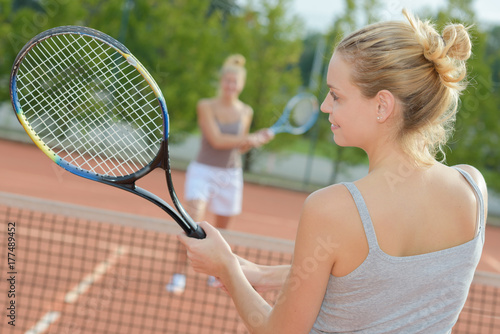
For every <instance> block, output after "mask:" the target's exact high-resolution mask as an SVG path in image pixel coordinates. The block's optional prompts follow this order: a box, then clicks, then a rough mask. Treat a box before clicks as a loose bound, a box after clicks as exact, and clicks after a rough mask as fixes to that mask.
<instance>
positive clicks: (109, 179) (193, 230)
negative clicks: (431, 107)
mask: <svg viewBox="0 0 500 334" xmlns="http://www.w3.org/2000/svg"><path fill="white" fill-rule="evenodd" d="M62 34H78V35H84V36H87V37H90V38H94V39H96V40H98V41H100V42H102V43H105V44H106V45H108V46H110V47H111V48H113V49H114V50H115V51H117V52H118V53H119V54H120V55H121V56H123V57H124V58H125V60H126V61H127V62H128V63H129V64H130V65H132V66H133V67H134V68H135V69H136V70H137V71H138V72H139V73H140V74H141V75H142V77H143V78H144V80H145V81H146V82H147V83H148V85H149V86H150V87H151V89H152V90H153V93H154V94H155V96H156V98H157V100H158V103H159V106H160V109H161V111H162V120H163V135H162V141H161V144H160V147H159V150H158V153H157V154H156V156H155V158H154V159H153V160H152V161H151V162H150V163H149V164H147V165H146V166H144V167H143V168H141V169H140V170H138V171H136V172H134V173H132V174H129V175H124V176H108V175H101V174H97V173H95V172H93V171H88V170H84V169H82V168H80V167H78V166H75V165H73V164H71V163H69V162H67V161H66V160H64V159H63V158H61V157H60V156H59V155H58V154H57V153H56V152H54V151H53V150H52V149H51V148H50V147H48V146H47V145H46V144H45V143H44V142H43V140H42V139H41V138H40V137H39V136H38V135H37V134H36V132H35V131H34V130H33V128H32V127H31V126H30V123H29V121H28V120H27V118H26V116H25V114H24V112H23V110H22V107H21V104H20V102H19V99H18V93H17V73H18V71H19V67H20V65H21V63H22V61H23V59H24V58H25V57H26V55H27V54H28V52H29V51H30V50H31V49H32V48H33V47H35V46H36V45H37V44H39V43H41V42H43V41H44V40H46V39H49V38H51V37H53V36H56V35H62ZM10 96H11V102H12V106H13V108H14V111H15V113H16V116H17V119H18V121H19V122H20V123H21V125H22V126H23V128H24V130H25V131H26V133H27V134H28V136H29V137H30V138H31V140H32V141H33V142H34V143H35V144H36V146H37V147H38V148H39V149H40V150H41V151H42V152H44V153H45V155H47V156H48V157H49V158H50V159H51V160H52V161H54V162H55V163H56V164H57V165H59V166H60V167H62V168H64V169H65V170H67V171H69V172H70V173H72V174H75V175H77V176H80V177H83V178H86V179H89V180H93V181H97V182H100V183H104V184H107V185H110V186H114V187H117V188H120V189H122V190H126V191H128V192H131V193H133V194H135V195H137V196H140V197H142V198H144V199H146V200H148V201H150V202H151V203H153V204H155V205H157V206H158V207H160V208H161V209H163V210H164V211H165V212H166V213H168V214H169V215H170V216H171V217H172V218H173V219H174V220H175V221H176V222H177V223H178V224H179V226H180V227H181V228H182V229H183V230H184V232H185V233H186V235H188V236H189V237H193V238H198V239H203V238H205V236H206V235H205V232H204V231H203V229H202V228H201V227H199V225H198V224H196V223H195V222H194V221H193V219H192V218H191V217H190V216H189V215H188V214H187V212H186V211H185V210H184V208H183V207H182V205H181V203H180V201H179V199H178V197H177V194H176V193H175V189H174V186H173V181H172V175H171V169H170V158H169V153H168V137H169V133H170V128H169V119H168V110H167V105H166V103H165V98H164V97H163V94H162V92H161V90H160V88H159V87H158V85H157V84H156V82H155V80H154V79H153V77H152V76H151V75H150V74H149V72H148V71H147V70H146V68H145V67H144V66H142V64H141V63H140V62H139V60H137V59H136V58H135V57H134V56H133V55H132V53H131V52H130V51H129V50H128V49H127V47H125V46H124V45H123V44H122V43H120V42H119V41H117V40H115V39H114V38H112V37H111V36H108V35H106V34H104V33H102V32H100V31H98V30H95V29H92V28H88V27H81V26H60V27H56V28H52V29H49V30H46V31H44V32H42V33H40V34H38V35H37V36H35V37H33V38H32V39H31V40H30V41H29V42H28V43H26V45H25V46H24V47H23V48H22V49H21V51H20V52H19V53H18V55H17V57H16V59H15V61H14V64H13V66H12V71H11V76H10ZM156 168H161V169H163V170H164V171H165V177H166V181H167V188H168V191H169V195H170V198H171V200H172V202H173V204H174V206H175V208H176V209H177V211H176V210H174V209H173V208H172V207H171V206H170V205H169V204H168V203H167V202H166V201H164V200H163V199H162V198H160V197H159V196H157V195H155V194H153V193H151V192H149V191H147V190H145V189H142V188H140V187H138V186H136V185H135V182H136V181H137V180H139V179H140V178H142V177H144V176H146V175H147V174H149V173H150V172H151V171H153V170H154V169H156Z"/></svg>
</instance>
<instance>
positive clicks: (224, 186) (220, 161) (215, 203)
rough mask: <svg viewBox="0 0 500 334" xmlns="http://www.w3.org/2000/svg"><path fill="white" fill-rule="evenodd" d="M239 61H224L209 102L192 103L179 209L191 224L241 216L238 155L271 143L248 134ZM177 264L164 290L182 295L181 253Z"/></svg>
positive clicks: (263, 135) (266, 136)
mask: <svg viewBox="0 0 500 334" xmlns="http://www.w3.org/2000/svg"><path fill="white" fill-rule="evenodd" d="M245 80H246V70H245V58H244V57H243V56H242V55H239V54H235V55H231V56H229V57H228V58H227V59H226V60H225V62H224V64H223V66H222V68H221V70H220V80H219V91H218V94H217V95H216V96H215V97H212V98H205V99H202V100H200V101H199V102H198V105H197V116H198V125H199V127H200V129H201V148H200V151H199V152H198V155H197V157H196V159H195V160H194V161H192V162H191V163H190V165H189V166H188V169H187V173H186V184H185V192H184V197H185V208H186V210H187V211H188V213H189V215H190V216H191V217H192V218H193V220H194V221H196V222H200V221H202V220H203V219H205V213H206V211H207V209H208V210H210V211H211V212H212V213H213V214H214V215H215V221H214V226H215V227H218V228H227V227H228V225H229V224H230V223H231V220H232V219H233V217H234V216H236V215H238V214H239V213H240V212H241V207H242V201H243V171H242V163H241V154H242V153H244V152H246V151H248V150H249V149H251V148H253V147H259V146H261V145H263V144H265V143H267V142H268V141H270V140H271V139H272V138H273V135H272V133H271V132H270V131H268V130H267V129H263V130H260V131H258V132H256V133H252V134H250V133H249V129H250V125H251V123H252V116H253V110H252V108H251V107H250V106H249V105H247V104H245V103H243V102H242V101H241V100H240V99H239V96H240V93H241V92H242V90H243V88H244V86H245ZM177 263H178V264H179V266H178V268H177V269H176V273H175V274H174V275H173V276H172V278H171V280H170V282H169V283H168V284H167V286H166V289H167V291H169V292H173V293H182V292H183V291H184V288H185V285H186V277H185V274H184V272H185V263H186V259H185V251H184V250H182V249H181V250H180V251H179V259H178V261H177Z"/></svg>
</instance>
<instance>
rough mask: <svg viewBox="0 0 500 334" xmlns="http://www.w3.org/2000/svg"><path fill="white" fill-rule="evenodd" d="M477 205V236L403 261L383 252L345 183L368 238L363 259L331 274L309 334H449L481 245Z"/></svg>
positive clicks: (351, 188) (480, 216) (353, 190)
mask: <svg viewBox="0 0 500 334" xmlns="http://www.w3.org/2000/svg"><path fill="white" fill-rule="evenodd" d="M455 169H457V170H458V171H459V172H460V173H462V175H463V176H464V177H465V178H466V179H467V181H468V182H469V183H470V184H471V186H472V188H473V189H474V192H475V194H476V198H477V199H478V202H479V212H478V218H477V222H478V227H477V234H476V237H475V238H474V239H473V240H471V241H469V242H466V243H464V244H461V245H459V246H456V247H452V248H448V249H444V250H440V251H436V252H431V253H426V254H421V255H415V256H407V257H394V256H390V255H388V254H386V253H384V252H383V251H382V250H381V249H380V247H379V245H378V242H377V237H376V234H375V230H374V228H373V224H372V221H371V218H370V214H369V212H368V208H367V207H366V204H365V202H364V199H363V197H362V196H361V193H360V192H359V190H358V189H357V187H356V186H355V185H354V184H352V183H344V185H345V186H346V187H347V189H348V190H349V191H350V193H351V195H352V197H353V199H354V201H355V203H356V206H357V208H358V211H359V214H360V217H361V220H362V222H363V227H364V230H365V234H366V237H367V240H368V246H369V252H368V256H367V258H366V259H365V261H364V262H363V263H362V264H361V265H360V266H359V267H358V268H356V269H355V270H354V271H353V272H351V273H350V274H348V275H346V276H343V277H335V276H333V275H331V276H330V279H329V282H328V286H327V290H326V293H325V297H324V299H323V304H322V305H321V309H320V312H319V314H318V317H317V319H316V322H315V323H314V326H313V329H312V330H311V332H310V334H313V333H314V334H317V333H370V334H377V333H384V334H388V333H398V334H402V333H411V334H415V333H426V334H428V333H433V334H434V333H451V329H452V327H453V325H454V324H455V322H456V321H457V319H458V315H459V313H460V311H461V310H462V308H463V306H464V303H465V300H466V299H467V294H468V291H469V287H470V284H471V282H472V278H473V276H474V271H475V269H476V266H477V264H478V263H479V258H480V257H481V252H482V248H483V244H484V224H485V222H484V202H483V197H482V196H481V191H480V190H479V188H478V186H477V185H476V183H475V182H474V180H473V179H472V178H471V177H470V175H469V174H468V173H467V172H465V171H463V170H460V169H458V168H455Z"/></svg>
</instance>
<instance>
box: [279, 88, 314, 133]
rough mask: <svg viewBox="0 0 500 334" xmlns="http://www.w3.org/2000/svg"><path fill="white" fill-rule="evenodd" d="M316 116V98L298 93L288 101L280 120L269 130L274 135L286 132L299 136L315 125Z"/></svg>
mask: <svg viewBox="0 0 500 334" xmlns="http://www.w3.org/2000/svg"><path fill="white" fill-rule="evenodd" d="M318 115H319V108H318V100H317V99H316V97H315V96H314V95H312V94H309V93H299V94H297V95H295V96H294V97H292V98H291V99H290V101H288V103H287V104H286V106H285V109H284V110H283V113H282V114H281V116H280V118H279V119H278V120H277V121H276V123H274V124H273V125H272V126H271V127H270V128H269V130H271V131H272V132H273V133H274V134H277V133H282V132H287V133H291V134H294V135H300V134H303V133H305V132H306V131H307V130H309V129H310V128H311V127H312V126H313V125H314V124H315V123H316V120H317V119H318Z"/></svg>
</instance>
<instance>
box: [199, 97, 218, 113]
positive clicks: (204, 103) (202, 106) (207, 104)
mask: <svg viewBox="0 0 500 334" xmlns="http://www.w3.org/2000/svg"><path fill="white" fill-rule="evenodd" d="M213 103H214V99H213V98H206V99H200V100H199V101H198V103H197V105H196V108H197V110H198V111H200V110H206V109H211V106H212V104H213Z"/></svg>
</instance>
